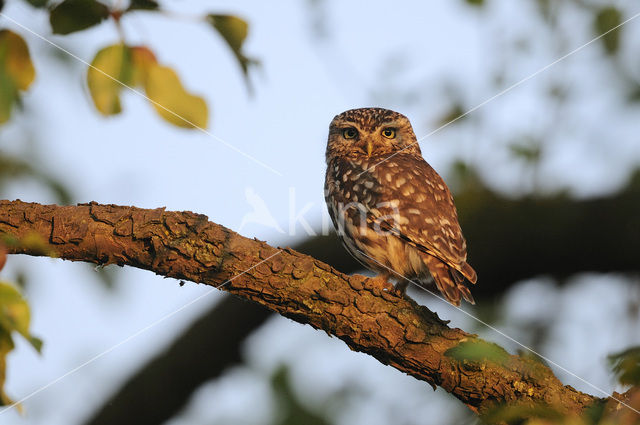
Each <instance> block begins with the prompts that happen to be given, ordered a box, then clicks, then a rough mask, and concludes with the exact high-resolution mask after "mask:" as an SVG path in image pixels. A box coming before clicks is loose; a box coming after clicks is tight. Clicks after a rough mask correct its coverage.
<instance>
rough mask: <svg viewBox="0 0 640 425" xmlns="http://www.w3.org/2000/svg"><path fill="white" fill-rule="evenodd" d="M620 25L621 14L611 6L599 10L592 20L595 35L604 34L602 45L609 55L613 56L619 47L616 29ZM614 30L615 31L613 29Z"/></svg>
mask: <svg viewBox="0 0 640 425" xmlns="http://www.w3.org/2000/svg"><path fill="white" fill-rule="evenodd" d="M621 23H622V13H621V12H620V11H619V10H618V9H617V8H615V7H613V6H607V7H604V8H602V9H600V10H599V11H598V12H597V13H596V15H595V19H594V23H593V27H594V30H595V32H596V34H598V35H600V34H604V35H603V36H602V43H603V45H604V49H605V51H606V52H607V53H609V54H611V55H612V54H615V53H616V52H617V51H618V48H619V46H620V30H619V29H618V28H617V27H618V26H619V25H620V24H621ZM614 28H615V29H614Z"/></svg>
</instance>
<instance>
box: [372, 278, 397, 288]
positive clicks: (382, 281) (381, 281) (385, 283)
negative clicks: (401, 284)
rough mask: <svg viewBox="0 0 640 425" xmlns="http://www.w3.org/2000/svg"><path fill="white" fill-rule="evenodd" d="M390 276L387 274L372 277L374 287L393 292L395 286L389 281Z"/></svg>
mask: <svg viewBox="0 0 640 425" xmlns="http://www.w3.org/2000/svg"><path fill="white" fill-rule="evenodd" d="M388 279H389V276H386V275H378V276H376V277H374V278H371V279H370V281H371V283H372V286H373V287H374V288H378V289H379V290H381V291H385V292H393V291H395V288H394V286H393V284H392V283H390V282H389V280H388Z"/></svg>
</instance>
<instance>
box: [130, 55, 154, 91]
mask: <svg viewBox="0 0 640 425" xmlns="http://www.w3.org/2000/svg"><path fill="white" fill-rule="evenodd" d="M130 50H131V63H132V64H133V76H132V78H131V81H132V84H133V85H142V86H144V85H145V84H146V82H147V77H148V75H149V69H150V68H151V67H152V66H154V65H157V64H158V60H157V59H156V55H154V54H153V52H152V51H151V50H149V48H148V47H146V46H136V47H131V49H130Z"/></svg>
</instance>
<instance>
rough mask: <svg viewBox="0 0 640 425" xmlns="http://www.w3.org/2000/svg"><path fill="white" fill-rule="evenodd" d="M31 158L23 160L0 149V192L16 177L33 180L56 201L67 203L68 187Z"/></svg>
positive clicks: (69, 197)
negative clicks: (35, 163) (49, 192)
mask: <svg viewBox="0 0 640 425" xmlns="http://www.w3.org/2000/svg"><path fill="white" fill-rule="evenodd" d="M33 162H34V161H33V160H31V161H25V160H22V159H20V158H16V157H12V156H8V155H6V154H4V153H2V151H0V192H1V191H2V190H3V189H4V187H5V186H6V185H7V184H9V183H11V182H14V181H16V180H18V179H30V180H34V181H36V182H38V183H40V184H42V185H43V186H44V187H46V188H47V189H48V190H49V191H51V193H52V194H53V195H54V196H55V197H56V199H57V202H58V203H60V204H62V205H68V204H70V203H71V201H72V195H71V192H70V191H69V189H68V188H67V187H66V186H65V185H64V183H62V182H61V181H59V180H57V179H56V178H54V177H53V176H51V175H49V174H47V173H46V172H45V171H43V168H44V167H40V166H37V165H34V164H33Z"/></svg>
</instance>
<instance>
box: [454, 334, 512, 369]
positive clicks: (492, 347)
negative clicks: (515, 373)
mask: <svg viewBox="0 0 640 425" xmlns="http://www.w3.org/2000/svg"><path fill="white" fill-rule="evenodd" d="M444 355H445V356H448V357H452V358H454V359H456V360H457V361H459V362H461V363H467V362H471V363H484V362H493V363H497V364H504V363H505V362H506V361H507V360H509V353H507V352H506V351H505V350H504V348H502V347H500V346H499V345H496V344H493V343H491V342H487V341H483V340H480V339H470V340H467V341H463V342H461V343H459V344H458V345H456V346H455V347H452V348H449V349H448V350H447V351H445V353H444Z"/></svg>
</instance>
